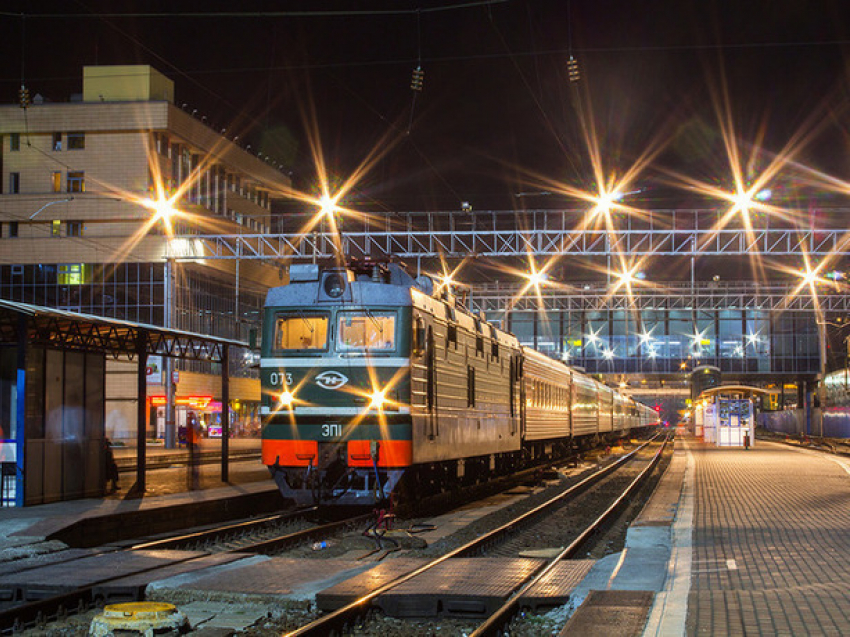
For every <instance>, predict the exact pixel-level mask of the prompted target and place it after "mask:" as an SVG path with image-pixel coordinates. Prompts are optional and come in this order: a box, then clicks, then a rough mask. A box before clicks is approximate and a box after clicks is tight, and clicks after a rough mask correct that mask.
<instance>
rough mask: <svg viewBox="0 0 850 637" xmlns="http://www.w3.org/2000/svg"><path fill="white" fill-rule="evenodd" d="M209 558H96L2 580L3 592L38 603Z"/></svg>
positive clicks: (142, 554) (136, 554) (143, 554)
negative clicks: (104, 583)
mask: <svg viewBox="0 0 850 637" xmlns="http://www.w3.org/2000/svg"><path fill="white" fill-rule="evenodd" d="M203 555H206V553H204V552H202V551H133V552H116V553H103V554H100V555H93V556H91V557H86V558H83V559H79V560H73V561H69V562H63V563H60V564H51V565H49V566H45V567H43V568H37V569H31V570H28V571H21V572H19V573H12V574H10V575H4V576H2V577H0V589H4V590H7V589H14V590H15V593H14V595H15V597H14V599H13V600H12V601H27V602H30V601H35V600H39V599H44V598H45V597H50V596H52V595H56V594H59V593H63V592H69V591H72V590H74V589H77V588H81V587H83V586H90V585H92V584H95V583H97V582H103V581H106V580H108V579H111V578H114V577H116V576H121V575H125V576H126V575H133V574H138V573H144V572H150V571H153V570H155V569H157V568H161V567H163V566H168V565H171V564H174V563H177V562H183V561H185V560H189V559H192V558H197V557H201V556H203Z"/></svg>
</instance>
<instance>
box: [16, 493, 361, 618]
mask: <svg viewBox="0 0 850 637" xmlns="http://www.w3.org/2000/svg"><path fill="white" fill-rule="evenodd" d="M315 513H316V509H315V507H310V508H307V509H301V510H299V511H294V512H288V513H283V514H280V515H274V516H268V517H265V518H260V519H257V520H247V521H244V522H239V523H229V524H224V525H220V526H216V527H212V528H209V529H204V530H201V531H193V532H191V533H185V534H182V535H177V536H170V537H165V538H159V539H156V540H151V541H148V542H142V543H139V544H134V545H132V546H129V547H126V548H113V549H107V550H104V551H101V552H100V553H99V554H100V555H103V554H106V553H120V552H146V551H161V550H170V551H175V550H181V549H182V550H186V549H189V548H192V549H195V550H196V551H197V550H198V549H200V553H201V554H200V555H196V556H193V557H188V558H186V559H179V558H177V559H175V560H174V561H173V562H170V563H169V564H167V565H165V566H163V568H168V567H170V566H172V565H173V564H175V563H187V562H191V561H193V560H195V559H201V558H203V557H208V556H210V555H212V554H214V553H215V554H222V553H257V554H267V553H275V552H277V551H281V550H285V549H287V548H289V547H292V546H297V545H299V544H303V543H305V542H310V541H312V540H314V539H319V538H327V537H328V536H331V535H333V534H335V533H338V532H340V531H341V530H344V529H346V528H349V527H351V526H352V525H356V524H361V523H363V522H365V521H366V520H369V519H371V518H372V515H371V514H370V515H358V516H353V517H349V518H344V519H341V520H337V521H334V522H328V523H324V524H306V523H305V521H306V520H307V517H308V516H309V515H312V514H315ZM302 524H304V526H303V528H298V529H294V528H293V527H294V526H295V525H302ZM83 557H89V556H83ZM83 557H80V558H78V559H83ZM71 561H73V560H71ZM42 566H44V565H42ZM36 568H39V566H38V565H33V566H32V567H29V568H25V569H21V570H20V571H19V572H22V571H24V570H34V569H36ZM146 573H148V574H149V575H150V576H151V579H154V578H155V577H156V569H151V570H149V571H146ZM127 576H128V573H126V572H122V573H120V574H118V575H116V576H115V577H112V578H102V579H98V580H96V581H92V582H91V583H90V584H89V585H86V586H81V587H79V588H78V589H76V590H73V591H69V592H67V593H62V594H58V595H52V596H50V597H47V598H45V599H41V600H37V601H31V602H26V603H22V604H18V605H14V606H12V607H10V608H6V609H3V610H0V634H15V633H17V632H20V631H22V630H24V629H25V628H30V627H34V626H43V625H45V624H47V623H49V622H51V621H57V620H61V619H64V618H65V617H67V616H68V615H69V614H73V613H83V612H86V611H88V610H91V609H93V608H96V607H98V606H99V605H101V603H102V601H103V600H102V599H99V598H98V596H97V595H96V587H103V586H104V585H105V584H108V583H109V582H110V581H113V580H118V579H121V578H125V577H127ZM127 601H128V600H127Z"/></svg>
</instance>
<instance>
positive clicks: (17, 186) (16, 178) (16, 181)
mask: <svg viewBox="0 0 850 637" xmlns="http://www.w3.org/2000/svg"><path fill="white" fill-rule="evenodd" d="M19 192H21V173H9V194H10V195H16V194H18V193H19Z"/></svg>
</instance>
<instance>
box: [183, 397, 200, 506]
mask: <svg viewBox="0 0 850 637" xmlns="http://www.w3.org/2000/svg"><path fill="white" fill-rule="evenodd" d="M200 445H201V424H200V423H199V422H198V417H197V416H196V415H195V412H194V411H190V412H189V413H188V414H187V416H186V446H188V447H189V471H188V472H187V477H188V483H189V485H188V486H189V489H190V490H191V491H195V490H197V489H200V488H201V477H200V474H199V472H200V468H199V467H198V465H199V464H200V453H201V447H200Z"/></svg>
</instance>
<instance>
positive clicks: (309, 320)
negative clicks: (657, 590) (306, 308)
mask: <svg viewBox="0 0 850 637" xmlns="http://www.w3.org/2000/svg"><path fill="white" fill-rule="evenodd" d="M274 344H275V349H279V350H280V349H288V350H326V349H327V348H328V316H327V315H325V314H306V313H303V312H299V313H298V314H278V315H277V318H276V319H275V327H274Z"/></svg>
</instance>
